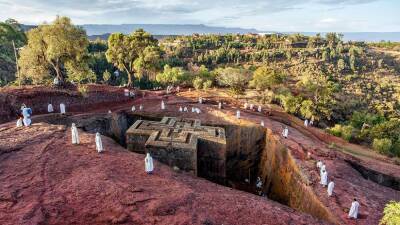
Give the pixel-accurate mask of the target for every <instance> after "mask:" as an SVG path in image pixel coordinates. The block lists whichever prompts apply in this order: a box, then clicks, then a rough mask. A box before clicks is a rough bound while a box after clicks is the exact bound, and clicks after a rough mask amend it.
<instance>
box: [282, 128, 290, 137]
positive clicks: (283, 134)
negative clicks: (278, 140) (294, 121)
mask: <svg viewBox="0 0 400 225" xmlns="http://www.w3.org/2000/svg"><path fill="white" fill-rule="evenodd" d="M288 135H289V128H288V127H287V126H286V127H285V129H283V131H282V136H283V137H284V138H285V139H286V138H288Z"/></svg>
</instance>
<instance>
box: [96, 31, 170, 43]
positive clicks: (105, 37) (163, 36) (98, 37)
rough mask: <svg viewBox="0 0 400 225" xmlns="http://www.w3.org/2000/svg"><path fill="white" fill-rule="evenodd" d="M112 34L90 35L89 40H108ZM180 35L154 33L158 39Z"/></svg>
mask: <svg viewBox="0 0 400 225" xmlns="http://www.w3.org/2000/svg"><path fill="white" fill-rule="evenodd" d="M109 36H110V33H106V34H100V35H89V36H88V38H89V40H92V41H94V40H96V39H101V40H107V39H108V37H109ZM176 36H178V35H153V37H154V38H155V39H157V40H162V39H164V38H167V37H176Z"/></svg>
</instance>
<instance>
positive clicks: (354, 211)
mask: <svg viewBox="0 0 400 225" xmlns="http://www.w3.org/2000/svg"><path fill="white" fill-rule="evenodd" d="M359 208H360V203H358V201H357V199H354V201H353V202H352V203H351V207H350V210H349V218H350V219H357V217H358V209H359Z"/></svg>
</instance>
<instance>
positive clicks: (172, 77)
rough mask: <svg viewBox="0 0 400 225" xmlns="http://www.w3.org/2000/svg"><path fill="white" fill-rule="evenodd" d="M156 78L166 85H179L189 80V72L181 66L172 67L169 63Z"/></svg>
mask: <svg viewBox="0 0 400 225" xmlns="http://www.w3.org/2000/svg"><path fill="white" fill-rule="evenodd" d="M156 80H157V82H160V83H161V84H164V85H169V84H173V85H178V84H184V83H185V82H187V81H188V80H189V78H188V74H187V72H186V71H184V70H183V69H182V68H181V67H170V66H169V65H165V66H164V71H163V72H162V73H158V74H157V76H156Z"/></svg>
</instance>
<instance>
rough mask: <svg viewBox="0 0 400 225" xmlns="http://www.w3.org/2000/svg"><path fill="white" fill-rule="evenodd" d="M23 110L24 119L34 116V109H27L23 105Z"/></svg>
mask: <svg viewBox="0 0 400 225" xmlns="http://www.w3.org/2000/svg"><path fill="white" fill-rule="evenodd" d="M21 110H22V116H23V117H24V118H29V117H31V115H32V109H31V108H28V107H26V106H25V105H23V106H22V107H21Z"/></svg>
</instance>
